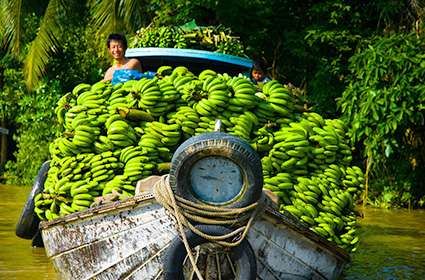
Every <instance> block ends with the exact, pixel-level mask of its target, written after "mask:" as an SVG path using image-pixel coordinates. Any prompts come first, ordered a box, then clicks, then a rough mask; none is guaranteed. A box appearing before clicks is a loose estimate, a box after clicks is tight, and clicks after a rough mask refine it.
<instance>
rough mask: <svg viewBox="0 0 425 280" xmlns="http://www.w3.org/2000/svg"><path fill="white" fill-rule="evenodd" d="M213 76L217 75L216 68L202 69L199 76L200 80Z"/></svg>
mask: <svg viewBox="0 0 425 280" xmlns="http://www.w3.org/2000/svg"><path fill="white" fill-rule="evenodd" d="M211 76H212V77H216V76H217V72H215V71H214V70H211V69H205V70H202V72H201V73H199V75H198V78H199V80H201V81H204V80H205V79H206V78H208V77H211Z"/></svg>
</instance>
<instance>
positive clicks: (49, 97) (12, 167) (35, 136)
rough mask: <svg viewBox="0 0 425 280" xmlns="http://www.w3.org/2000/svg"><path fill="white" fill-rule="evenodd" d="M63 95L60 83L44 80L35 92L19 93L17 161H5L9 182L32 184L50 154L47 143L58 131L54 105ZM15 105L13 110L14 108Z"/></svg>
mask: <svg viewBox="0 0 425 280" xmlns="http://www.w3.org/2000/svg"><path fill="white" fill-rule="evenodd" d="M61 95H62V91H61V89H60V86H59V83H58V82H57V81H56V82H44V83H42V84H41V85H40V86H39V87H38V88H37V89H36V91H35V92H33V93H31V94H22V95H21V98H20V99H19V101H18V104H17V107H16V108H19V110H18V113H17V117H16V119H15V121H16V126H17V127H19V128H18V129H17V131H16V133H15V134H14V137H13V138H14V140H15V142H16V145H17V151H16V152H15V153H14V156H15V158H16V161H8V162H7V164H6V170H7V172H6V176H5V177H7V178H11V179H10V180H9V181H8V182H7V183H10V184H26V185H28V184H31V183H32V180H33V179H34V177H35V176H36V175H37V172H38V169H39V168H40V166H41V164H42V163H43V162H44V161H45V160H47V158H48V157H49V151H48V145H49V143H50V142H51V141H52V140H53V139H54V137H55V136H57V135H56V134H57V133H58V128H57V126H56V123H55V117H54V113H53V111H54V108H55V106H56V102H57V100H58V99H59V97H60V96H61ZM16 108H15V109H16Z"/></svg>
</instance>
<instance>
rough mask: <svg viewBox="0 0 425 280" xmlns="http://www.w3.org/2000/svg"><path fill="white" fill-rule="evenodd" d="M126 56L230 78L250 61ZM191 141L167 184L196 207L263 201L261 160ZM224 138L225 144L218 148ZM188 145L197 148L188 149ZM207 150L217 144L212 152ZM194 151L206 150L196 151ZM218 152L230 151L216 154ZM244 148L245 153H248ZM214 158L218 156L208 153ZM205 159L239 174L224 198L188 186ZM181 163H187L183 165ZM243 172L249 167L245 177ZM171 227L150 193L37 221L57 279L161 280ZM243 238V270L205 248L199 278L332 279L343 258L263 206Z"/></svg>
mask: <svg viewBox="0 0 425 280" xmlns="http://www.w3.org/2000/svg"><path fill="white" fill-rule="evenodd" d="M127 52H128V53H127V56H128V57H137V58H141V59H142V61H143V62H144V65H146V62H148V63H147V64H152V65H155V63H154V62H155V61H157V59H161V61H159V62H158V63H159V65H173V63H175V64H182V61H184V62H186V63H187V64H186V65H188V66H189V67H191V69H193V67H195V66H196V65H198V66H199V65H203V66H202V67H200V69H202V68H203V67H205V65H206V67H208V68H212V69H215V67H217V69H218V70H219V69H220V68H223V69H226V70H227V69H233V70H234V71H235V73H242V72H246V71H248V70H249V67H250V66H251V61H250V60H247V59H242V58H236V57H232V56H227V55H222V54H217V53H210V52H204V51H189V50H185V51H182V50H176V49H170V50H161V49H156V50H152V49H149V48H146V49H135V50H128V51H127ZM158 52H159V53H158ZM150 58H151V59H152V61H151V62H149V59H150ZM164 60H166V62H165V61H164ZM204 135H205V134H204ZM209 137H212V138H211V139H209ZM193 138H194V137H193ZM193 138H191V139H193ZM233 138H236V137H233ZM191 139H189V140H188V141H187V142H189V144H185V143H186V142H185V143H183V144H182V145H181V146H180V147H179V148H178V150H177V151H176V152H175V154H174V156H173V162H174V163H176V162H177V164H180V165H181V166H185V167H184V168H181V170H180V171H179V170H177V169H176V168H174V167H173V162H172V167H171V170H170V178H171V177H172V175H173V174H174V177H175V178H174V179H176V177H178V176H179V175H180V177H181V178H183V179H181V180H182V181H183V183H182V184H181V186H180V187H179V185H178V184H177V185H176V182H174V184H173V188H174V189H175V190H177V194H178V195H180V196H182V197H185V196H189V197H190V198H192V199H195V200H197V199H198V200H201V201H202V202H208V201H212V202H214V203H213V204H226V203H227V205H228V204H229V203H230V204H232V203H233V204H234V205H233V204H232V205H233V206H234V207H241V205H242V204H244V203H245V204H246V203H248V202H249V203H252V200H253V198H256V199H257V200H258V198H259V197H260V196H262V191H261V188H262V176H261V161H260V160H259V157H258V155H256V153H255V151H253V150H252V148H251V147H250V146H249V145H248V144H243V143H242V142H241V141H240V140H237V139H236V140H235V139H233V140H231V139H230V138H229V137H227V136H223V135H218V134H217V135H212V136H211V135H207V136H200V137H199V138H197V140H196V141H198V140H199V141H198V142H196V141H194V140H191ZM223 139H227V140H226V141H230V142H231V143H230V142H229V143H230V144H229V143H224V144H225V145H222V146H219V144H220V143H221V142H222V141H224V140H223ZM229 139H230V140H229ZM224 142H225V141H224ZM195 144H196V145H198V144H199V145H198V146H196V147H195ZM191 145H192V146H191ZM214 145H217V146H216V147H212V146H214ZM182 146H183V148H182ZM211 147H212V148H211ZM185 149H186V150H185ZM199 149H205V151H202V152H200V153H198V152H199ZM207 149H209V150H208V151H207ZM223 149H224V150H226V149H232V150H226V151H224V152H223ZM249 149H251V150H252V151H248V150H249ZM215 152H217V153H218V154H213V153H215ZM176 154H178V156H176ZM254 154H255V155H254ZM208 156H212V158H213V160H215V161H217V158H219V159H218V161H219V164H218V165H220V164H222V163H223V160H222V158H225V157H228V158H229V159H230V162H233V163H231V164H230V165H233V167H232V166H230V168H235V169H240V170H236V171H235V172H236V173H235V172H234V173H233V174H230V173H227V175H226V176H228V177H229V176H230V177H232V176H234V174H238V176H239V179H240V180H239V179H238V178H236V177H237V176H236V177H235V178H234V179H235V182H237V184H235V185H232V184H230V185H232V186H230V185H229V184H228V183H226V184H227V185H226V186H225V188H227V189H226V192H227V193H226V194H225V195H223V194H221V193H214V190H211V191H210V190H208V189H207V188H204V185H203V184H204V183H205V180H204V179H203V180H204V181H199V182H195V181H193V178H192V177H191V176H190V171H191V170H195V169H196V168H198V172H200V171H199V170H200V169H202V170H207V174H206V175H208V176H204V177H211V176H210V174H211V172H212V171H211V170H210V167H211V165H210V166H208V163H205V162H202V160H203V159H204V158H201V157H208ZM217 156H218V157H217ZM184 157H186V158H188V157H189V158H191V159H190V160H186V162H185V161H184V159H183V158H184ZM198 162H202V164H204V166H203V167H202V168H200V167H199V166H198V167H196V168H195V165H196V164H197V163H198ZM235 163H236V164H235ZM188 165H190V166H189V167H188ZM214 166H215V165H214ZM205 167H206V168H205ZM173 168H174V170H173ZM218 169H219V170H216V171H215V174H214V176H215V175H216V176H217V178H218V177H220V175H219V173H223V172H227V171H228V170H227V169H229V165H227V167H221V170H220V168H218ZM247 169H251V170H250V171H249V172H250V173H249V172H248V171H247ZM182 170H183V171H182ZM179 172H180V173H179ZM176 174H177V175H176ZM221 176H222V178H218V179H220V180H221V179H223V176H224V175H221ZM228 177H226V180H227V179H228ZM187 178H191V179H187ZM213 179H214V180H217V179H216V178H213ZM238 180H239V181H240V182H239V181H238ZM170 181H171V179H170ZM227 181H228V180H227ZM195 183H196V184H195ZM239 183H240V184H239ZM185 185H191V186H190V187H191V188H192V189H191V191H186V190H185V189H184V188H185V187H184V186H185ZM200 187H201V188H200ZM251 187H255V189H256V190H254V191H253V190H251V189H253V188H251ZM247 188H248V189H247ZM250 188H251V189H250ZM214 189H215V188H214ZM217 191H218V188H217ZM218 192H219V191H218ZM217 196H218V197H217ZM220 196H221V197H220ZM29 201H32V200H31V199H30V200H29ZM229 201H230V202H229ZM228 202H229V203H228ZM242 202H243V203H242ZM242 206H246V205H242ZM174 224H175V222H174V220H173V218H171V217H170V216H169V214H168V212H167V211H166V210H165V208H164V207H163V206H162V205H161V204H159V203H158V202H157V200H156V199H155V198H154V196H153V195H152V193H149V192H144V193H143V194H141V195H138V196H135V197H133V198H129V199H128V200H125V201H121V202H113V203H109V204H105V205H100V206H97V207H94V208H90V209H87V210H85V211H82V212H77V213H73V214H70V215H67V216H64V217H61V218H58V219H55V220H53V221H50V222H42V223H41V224H40V229H41V233H42V238H43V241H44V246H45V249H46V253H47V256H48V257H49V258H50V259H51V261H52V262H53V264H54V266H55V268H56V270H57V272H58V274H59V275H60V278H61V279H145V280H149V279H164V276H165V273H164V266H165V265H167V264H164V263H163V260H164V257H165V255H166V252H167V251H168V250H169V248H170V247H172V246H173V244H174V242H175V240H176V239H177V240H178V238H177V236H178V232H177V230H176V227H175V225H174ZM246 240H247V242H248V244H249V248H250V250H251V251H252V252H253V254H252V257H253V258H254V260H252V259H249V261H251V263H249V264H247V265H245V264H244V263H241V262H239V263H235V262H234V258H232V253H233V251H230V253H229V252H228V251H224V252H223V251H222V250H221V249H220V250H216V248H214V247H211V246H210V244H202V246H197V247H196V248H197V249H196V251H197V255H196V260H197V265H198V266H199V268H200V269H202V270H203V272H204V275H205V277H204V279H235V278H236V279H242V280H246V279H247V278H242V277H239V276H240V273H239V272H240V271H241V270H245V269H246V268H247V267H244V265H245V266H255V267H256V269H255V270H253V271H255V275H253V277H254V278H252V277H251V278H250V279H264V280H266V279H267V280H273V279H276V280H277V279H337V278H338V276H339V275H340V274H341V272H342V270H343V268H344V265H345V264H346V263H347V262H349V260H350V257H349V255H348V253H347V252H346V251H344V250H343V249H341V248H339V247H337V246H335V245H334V244H332V243H330V242H329V241H327V240H325V239H323V238H321V237H320V236H318V235H317V234H315V233H314V232H312V231H310V230H309V229H308V227H307V226H306V225H305V224H303V223H301V222H299V221H298V220H297V219H296V218H294V217H293V216H291V215H290V214H286V213H284V214H281V213H279V212H278V211H276V209H275V208H273V207H271V206H270V205H269V206H267V207H265V210H264V212H262V214H261V215H260V216H258V217H257V218H256V221H255V223H254V224H253V225H252V226H251V227H250V230H249V232H248V235H247V238H246ZM252 261H253V262H252ZM168 265H173V264H172V263H171V264H168ZM182 267H183V269H184V270H185V275H186V276H188V277H187V278H188V279H197V278H196V276H195V277H192V276H193V272H191V271H190V269H191V268H190V267H191V266H190V264H189V262H185V264H183V265H182ZM238 273H239V274H238ZM238 275H239V276H238ZM168 279H174V278H170V277H168ZM179 279H180V278H179Z"/></svg>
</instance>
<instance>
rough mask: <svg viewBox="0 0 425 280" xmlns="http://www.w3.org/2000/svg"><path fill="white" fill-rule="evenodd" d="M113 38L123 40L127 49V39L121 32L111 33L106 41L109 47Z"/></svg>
mask: <svg viewBox="0 0 425 280" xmlns="http://www.w3.org/2000/svg"><path fill="white" fill-rule="evenodd" d="M112 40H113V41H121V42H122V45H123V47H124V49H127V39H126V38H125V36H124V35H122V34H119V33H112V34H109V36H108V40H107V41H106V46H107V47H108V49H109V46H110V45H111V41H112Z"/></svg>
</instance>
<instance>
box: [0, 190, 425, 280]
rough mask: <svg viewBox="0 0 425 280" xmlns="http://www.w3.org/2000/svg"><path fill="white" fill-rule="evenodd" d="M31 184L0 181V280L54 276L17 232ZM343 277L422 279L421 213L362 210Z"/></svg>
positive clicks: (424, 220)
mask: <svg viewBox="0 0 425 280" xmlns="http://www.w3.org/2000/svg"><path fill="white" fill-rule="evenodd" d="M29 191H30V189H29V188H23V187H15V186H5V185H0V279H7V280H9V279H11V280H24V279H25V280H27V279H30V280H47V279H49V280H52V279H53V280H54V279H57V276H56V274H55V271H54V269H53V266H52V265H51V263H50V262H49V261H48V260H47V257H46V254H45V252H44V249H42V248H32V247H31V240H23V239H20V238H18V237H16V236H15V224H16V222H17V220H18V218H19V215H20V212H21V210H22V206H23V204H24V203H25V201H26V199H27V195H28V193H29ZM362 212H363V214H364V218H363V219H360V220H359V222H360V225H361V228H360V238H361V243H360V247H359V249H358V251H357V252H356V253H354V254H353V255H352V263H351V265H350V266H348V267H347V268H346V270H345V271H344V276H343V279H349V280H354V279H356V280H357V279H358V280H364V279H379V280H380V279H388V280H404V279H409V280H416V279H425V211H423V210H415V211H407V210H391V211H389V210H380V209H365V210H363V211H362Z"/></svg>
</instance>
